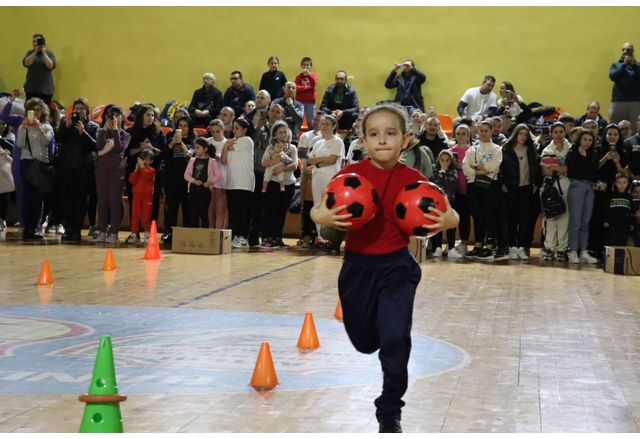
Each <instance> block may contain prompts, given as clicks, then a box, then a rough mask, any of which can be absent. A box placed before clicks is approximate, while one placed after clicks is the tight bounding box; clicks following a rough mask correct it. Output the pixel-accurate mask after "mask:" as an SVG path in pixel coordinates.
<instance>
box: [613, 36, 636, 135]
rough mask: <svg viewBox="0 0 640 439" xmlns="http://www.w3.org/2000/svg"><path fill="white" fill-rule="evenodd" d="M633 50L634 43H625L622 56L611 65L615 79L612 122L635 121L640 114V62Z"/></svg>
mask: <svg viewBox="0 0 640 439" xmlns="http://www.w3.org/2000/svg"><path fill="white" fill-rule="evenodd" d="M633 52H634V51H633V44H631V43H624V44H623V45H622V56H620V59H619V60H618V61H616V62H614V63H612V64H611V67H609V78H610V79H611V80H612V81H613V90H612V92H611V107H610V108H609V119H611V122H612V123H618V122H620V121H621V120H628V121H631V123H635V121H636V120H637V119H638V116H640V63H638V62H637V61H636V59H635V57H634V54H633ZM632 128H633V127H632ZM635 128H637V127H635ZM635 128H634V129H635Z"/></svg>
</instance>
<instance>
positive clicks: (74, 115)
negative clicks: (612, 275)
mask: <svg viewBox="0 0 640 439" xmlns="http://www.w3.org/2000/svg"><path fill="white" fill-rule="evenodd" d="M71 121H72V122H73V123H74V124H76V123H78V122H80V115H79V114H78V113H76V112H73V113H71Z"/></svg>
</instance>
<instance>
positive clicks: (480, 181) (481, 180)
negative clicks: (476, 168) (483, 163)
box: [474, 149, 493, 189]
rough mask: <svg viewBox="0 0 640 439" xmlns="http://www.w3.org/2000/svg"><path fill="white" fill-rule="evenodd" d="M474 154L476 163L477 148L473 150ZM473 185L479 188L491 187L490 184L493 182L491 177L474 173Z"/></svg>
mask: <svg viewBox="0 0 640 439" xmlns="http://www.w3.org/2000/svg"><path fill="white" fill-rule="evenodd" d="M475 155H476V163H478V150H477V149H476V151H475ZM474 183H475V187H477V188H479V189H491V185H492V184H493V179H492V178H491V177H487V176H486V175H476V179H475V181H474Z"/></svg>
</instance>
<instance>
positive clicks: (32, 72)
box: [22, 34, 56, 106]
mask: <svg viewBox="0 0 640 439" xmlns="http://www.w3.org/2000/svg"><path fill="white" fill-rule="evenodd" d="M22 65H23V66H25V67H26V68H27V81H26V82H25V83H24V91H25V94H26V95H27V100H29V99H31V98H33V97H36V98H40V99H42V100H43V101H45V102H46V103H47V105H49V106H51V99H52V98H53V73H52V71H53V69H55V68H56V57H55V55H54V54H53V52H49V51H48V50H47V45H46V40H45V38H44V35H42V34H35V35H34V36H33V49H32V50H29V51H28V52H27V54H26V55H25V56H24V58H23V60H22Z"/></svg>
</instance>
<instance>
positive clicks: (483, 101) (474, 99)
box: [460, 87, 498, 116]
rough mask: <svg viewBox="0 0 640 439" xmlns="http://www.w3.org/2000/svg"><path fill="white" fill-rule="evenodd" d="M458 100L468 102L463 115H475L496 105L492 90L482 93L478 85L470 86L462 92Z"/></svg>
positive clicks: (495, 97)
mask: <svg viewBox="0 0 640 439" xmlns="http://www.w3.org/2000/svg"><path fill="white" fill-rule="evenodd" d="M460 100H461V101H462V102H465V103H467V104H468V105H467V107H466V108H465V109H464V115H465V116H477V115H479V114H483V113H484V112H486V111H487V109H488V108H490V107H496V106H497V105H498V104H497V102H498V100H497V96H496V94H495V93H494V92H489V93H487V94H482V93H480V87H471V88H470V89H468V90H467V91H465V92H464V94H463V95H462V97H461V98H460Z"/></svg>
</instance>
